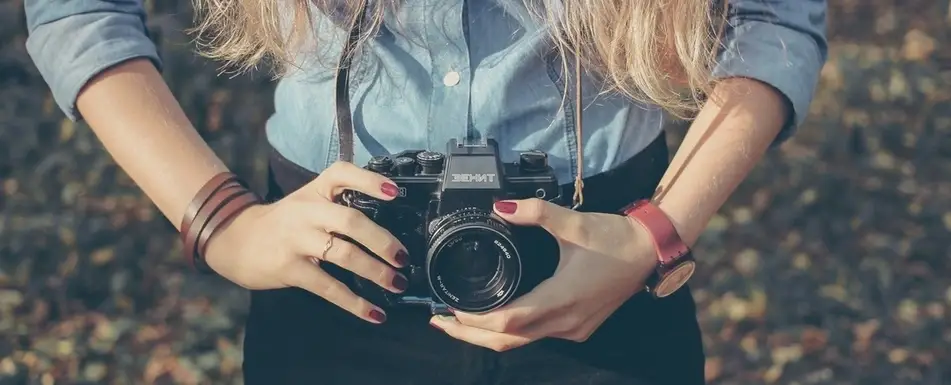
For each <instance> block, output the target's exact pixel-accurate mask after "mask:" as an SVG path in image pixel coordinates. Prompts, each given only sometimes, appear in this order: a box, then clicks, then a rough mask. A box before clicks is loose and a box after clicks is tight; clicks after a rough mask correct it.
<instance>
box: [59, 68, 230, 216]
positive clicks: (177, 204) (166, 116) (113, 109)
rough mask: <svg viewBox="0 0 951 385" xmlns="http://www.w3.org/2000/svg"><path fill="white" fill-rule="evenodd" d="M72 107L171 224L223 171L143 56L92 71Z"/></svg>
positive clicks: (216, 158) (222, 164)
mask: <svg viewBox="0 0 951 385" xmlns="http://www.w3.org/2000/svg"><path fill="white" fill-rule="evenodd" d="M77 107H78V109H79V112H80V113H81V114H82V116H83V118H84V119H85V120H86V122H87V123H88V124H89V126H90V127H91V128H92V130H93V131H94V132H95V133H96V135H97V136H98V137H99V139H100V140H101V141H102V143H103V144H104V145H105V147H106V150H107V151H109V153H110V154H111V155H112V157H113V158H114V159H115V160H116V162H117V163H118V164H119V166H120V167H122V169H123V170H125V172H126V173H128V174H129V176H130V177H131V178H132V179H133V180H134V181H135V183H136V184H138V186H139V187H141V188H142V190H144V191H145V193H146V194H147V195H148V196H149V198H151V199H152V201H153V202H154V203H155V204H156V205H157V206H158V208H159V210H161V211H162V213H164V214H165V216H166V217H167V218H168V219H169V220H170V221H171V222H172V223H173V224H174V225H175V226H176V227H178V226H179V225H180V222H181V219H182V216H183V215H184V212H185V207H186V206H187V205H188V203H189V201H191V199H192V198H193V196H194V195H195V193H196V192H197V191H198V190H199V189H200V188H201V186H202V185H203V184H204V183H205V182H207V181H208V180H209V179H210V178H211V177H212V176H213V175H215V174H217V173H219V172H222V171H225V170H226V169H227V168H226V166H225V165H224V163H222V161H221V160H220V159H219V158H218V157H217V156H216V155H215V153H214V152H213V151H212V150H211V148H209V147H208V145H207V144H206V143H205V142H204V141H203V140H202V138H201V136H200V135H198V132H196V131H195V129H194V127H193V126H192V125H191V123H190V122H189V121H188V118H187V117H186V116H185V113H184V112H183V111H182V109H181V107H180V106H179V104H178V102H177V101H176V100H175V98H174V96H173V95H172V93H171V92H170V91H169V89H168V86H167V85H166V84H165V82H164V80H163V79H162V77H161V76H160V75H159V73H158V71H157V70H156V69H155V67H154V66H153V65H152V63H151V62H149V61H148V60H146V59H137V60H131V61H128V62H125V63H122V64H119V65H117V66H115V67H113V68H111V69H109V70H106V71H104V72H102V73H101V74H99V75H97V76H96V77H95V78H93V79H92V80H91V81H90V82H88V83H87V84H86V86H85V87H84V88H83V90H82V91H81V92H80V94H79V98H78V99H77Z"/></svg>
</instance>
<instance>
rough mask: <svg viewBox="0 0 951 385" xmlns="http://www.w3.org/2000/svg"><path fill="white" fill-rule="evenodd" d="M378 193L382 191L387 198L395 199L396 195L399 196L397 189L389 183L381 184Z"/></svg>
mask: <svg viewBox="0 0 951 385" xmlns="http://www.w3.org/2000/svg"><path fill="white" fill-rule="evenodd" d="M380 191H383V193H384V194H386V195H387V196H389V197H394V198H395V197H396V196H397V195H400V189H399V187H396V185H395V184H392V183H390V182H386V183H383V185H382V186H380Z"/></svg>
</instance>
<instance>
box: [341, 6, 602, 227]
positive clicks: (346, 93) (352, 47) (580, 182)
mask: <svg viewBox="0 0 951 385" xmlns="http://www.w3.org/2000/svg"><path fill="white" fill-rule="evenodd" d="M368 6H369V0H363V1H361V2H360V5H359V11H358V12H355V13H354V14H353V18H352V19H351V20H350V32H349V34H348V35H347V40H346V42H345V43H344V47H343V50H342V51H341V54H340V60H339V61H338V62H337V73H336V76H335V79H334V80H335V85H334V93H335V97H334V101H335V113H336V123H337V143H338V145H339V152H340V160H343V161H346V162H353V151H354V149H353V115H352V114H353V112H352V111H351V109H350V88H349V86H350V66H351V65H352V64H353V56H354V55H355V54H356V49H357V46H358V45H359V44H358V43H359V42H360V40H361V39H363V38H365V37H364V36H363V23H364V22H365V21H366V16H367V8H369V7H368ZM561 52H562V55H561V56H562V58H564V57H565V56H566V55H564V52H563V51H561ZM573 56H574V64H575V66H574V67H575V68H574V78H575V79H574V80H575V84H574V98H573V99H574V110H575V111H574V112H575V113H574V118H575V141H576V143H575V149H576V157H577V163H576V164H575V166H576V170H575V180H574V184H575V193H574V196H573V197H572V209H577V208H579V207H581V205H582V204H583V203H584V194H583V192H582V190H583V189H584V175H583V172H584V148H583V147H582V140H581V139H582V136H581V135H582V133H583V131H582V119H581V116H582V112H583V111H584V109H583V107H584V106H583V105H582V99H581V97H582V94H581V58H580V55H578V54H577V53H576V54H575V55H573ZM565 69H567V66H565ZM566 72H567V71H566ZM567 98H568V94H567V89H566V90H565V100H567ZM562 107H564V102H562Z"/></svg>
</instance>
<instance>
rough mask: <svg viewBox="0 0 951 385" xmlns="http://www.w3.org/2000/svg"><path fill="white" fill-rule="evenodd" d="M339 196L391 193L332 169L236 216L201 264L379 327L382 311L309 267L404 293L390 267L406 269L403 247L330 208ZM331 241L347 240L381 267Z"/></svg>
mask: <svg viewBox="0 0 951 385" xmlns="http://www.w3.org/2000/svg"><path fill="white" fill-rule="evenodd" d="M344 190H355V191H359V192H362V193H364V194H367V195H370V196H372V197H375V198H379V199H384V200H391V199H393V198H394V197H395V196H396V195H397V192H398V189H397V187H396V185H395V184H394V183H393V182H392V181H390V180H389V179H387V178H386V177H384V176H382V175H379V174H377V173H374V172H370V171H368V170H364V169H361V168H359V167H357V166H354V165H353V164H350V163H346V162H338V163H336V164H334V165H333V166H331V167H329V168H328V169H327V170H325V171H324V172H323V173H322V174H320V176H319V177H317V178H316V179H315V180H313V181H312V182H310V183H308V184H307V185H305V186H304V187H301V188H300V189H299V190H297V191H295V192H293V193H291V194H290V195H288V196H287V197H285V198H284V199H281V200H280V201H278V202H276V203H273V204H269V205H260V206H255V207H252V208H249V209H248V210H245V211H244V212H242V213H241V214H240V215H238V216H237V217H236V218H235V220H234V221H232V222H231V223H230V224H229V225H228V227H226V228H224V229H222V230H221V231H220V232H219V233H217V234H216V235H215V237H214V238H212V240H211V241H210V243H209V246H208V251H207V253H206V256H205V259H206V261H207V262H208V265H209V266H211V268H212V269H213V270H215V271H216V272H217V273H218V274H221V275H222V276H223V277H225V278H227V279H229V280H231V281H232V282H234V283H236V284H238V285H241V286H243V287H245V288H248V289H252V290H265V289H279V288H285V287H292V286H293V287H299V288H301V289H304V290H307V291H309V292H311V293H314V294H316V295H318V296H321V297H323V298H324V299H326V300H327V301H330V302H332V303H334V304H335V305H337V306H339V307H341V308H343V309H344V310H346V311H349V312H351V313H353V314H354V315H356V316H357V317H360V318H363V319H364V320H367V321H370V322H374V323H381V322H383V321H384V320H385V319H386V316H385V313H384V312H383V310H382V309H380V308H378V307H376V306H374V305H373V304H371V303H370V302H369V301H367V300H365V299H363V298H361V297H359V296H357V295H356V294H354V293H353V292H352V291H350V289H349V288H348V287H347V286H346V285H344V284H343V283H341V282H340V281H337V280H336V279H334V278H333V277H332V276H330V275H329V274H327V273H326V272H324V271H323V270H322V269H321V268H320V266H319V264H318V263H315V262H321V263H322V262H330V263H333V264H334V265H337V266H340V267H342V268H344V269H347V270H350V271H352V272H354V273H355V274H357V275H360V276H362V277H364V278H366V279H369V280H371V281H373V282H376V283H377V284H378V285H380V286H381V287H383V288H385V289H387V290H389V291H392V292H400V291H403V290H405V289H406V285H407V281H406V277H403V276H402V275H401V274H400V273H398V272H396V270H395V269H394V268H393V267H394V266H395V267H402V266H403V265H405V264H406V263H407V260H408V259H407V254H406V248H405V247H404V246H403V245H402V244H401V243H400V242H399V241H398V240H397V239H396V238H395V237H393V235H391V234H390V233H389V232H388V231H386V230H384V229H383V228H381V227H380V226H377V225H376V224H375V223H373V222H372V221H371V220H370V219H369V218H367V217H366V216H365V215H363V213H361V212H359V211H357V210H354V209H351V208H348V207H345V206H342V205H339V204H336V203H334V201H333V200H334V198H335V197H336V196H337V195H339V194H341V193H342V192H343V191H344ZM332 234H340V235H346V236H347V237H349V238H351V239H353V240H354V241H355V242H357V243H359V244H361V245H363V246H365V247H366V248H367V249H369V250H370V251H372V252H373V254H376V255H378V256H380V258H382V259H384V260H385V261H386V262H385V263H384V262H381V261H380V260H379V259H376V258H374V257H373V256H371V255H370V254H367V253H366V252H364V251H363V250H361V249H360V248H359V247H357V245H355V244H353V243H350V242H347V241H346V240H344V239H342V238H339V237H334V236H333V235H332ZM328 247H329V248H328Z"/></svg>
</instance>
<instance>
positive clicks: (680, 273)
mask: <svg viewBox="0 0 951 385" xmlns="http://www.w3.org/2000/svg"><path fill="white" fill-rule="evenodd" d="M624 216H626V217H627V218H628V219H629V220H632V221H634V222H635V223H636V224H637V225H639V226H640V227H641V228H642V229H643V232H642V233H640V237H646V238H648V240H649V242H638V243H642V244H647V245H650V246H651V248H652V249H653V252H652V253H650V252H648V253H647V254H648V255H652V256H653V258H654V266H653V268H652V269H650V274H649V275H648V276H647V278H646V282H645V288H646V289H647V290H648V291H649V292H651V294H653V295H654V297H655V298H664V297H667V296H669V295H671V294H673V293H674V292H676V291H677V290H679V289H680V288H681V287H683V285H685V284H686V282H687V280H689V279H690V277H691V276H692V275H693V273H694V271H695V270H696V263H695V262H694V260H693V254H692V253H691V250H690V247H689V246H687V244H686V243H685V242H684V241H683V240H682V239H681V238H680V235H679V234H678V233H677V229H676V228H675V227H674V224H673V222H672V221H671V220H670V218H669V217H668V216H667V215H666V213H664V212H663V210H661V209H660V208H659V207H657V206H656V205H654V204H653V203H651V202H650V201H648V200H646V199H645V200H640V201H637V202H635V203H633V204H632V205H630V206H628V207H626V208H625V209H624ZM635 234H637V233H635ZM645 263H646V262H645Z"/></svg>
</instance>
